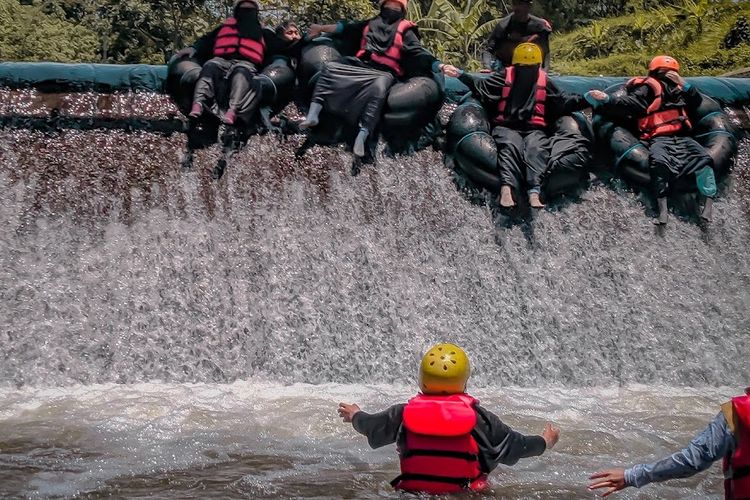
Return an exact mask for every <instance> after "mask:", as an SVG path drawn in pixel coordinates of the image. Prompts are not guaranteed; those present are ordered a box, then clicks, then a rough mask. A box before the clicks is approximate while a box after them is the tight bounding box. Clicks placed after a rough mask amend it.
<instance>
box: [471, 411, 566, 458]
mask: <svg viewBox="0 0 750 500" xmlns="http://www.w3.org/2000/svg"><path fill="white" fill-rule="evenodd" d="M476 409H477V429H478V430H481V432H478V433H477V436H476V437H477V438H478V441H479V445H480V448H482V449H484V450H486V452H485V457H484V458H485V460H486V461H487V462H488V464H487V465H488V466H490V469H492V468H494V466H495V465H497V464H504V465H514V464H516V463H517V462H518V461H519V460H520V459H522V458H528V457H536V456H539V455H541V454H543V453H544V451H545V450H546V449H548V448H552V447H553V446H555V444H556V443H557V440H558V439H559V438H560V429H558V428H556V427H554V426H553V425H552V424H549V423H548V424H547V425H546V426H545V428H544V431H543V433H542V435H541V436H526V435H524V434H521V433H520V432H516V431H514V430H513V429H511V428H510V427H508V426H507V425H506V424H505V423H503V422H502V421H501V420H500V418H499V417H498V416H497V415H495V414H494V413H492V412H490V411H488V410H486V409H484V408H482V407H480V406H477V407H476Z"/></svg>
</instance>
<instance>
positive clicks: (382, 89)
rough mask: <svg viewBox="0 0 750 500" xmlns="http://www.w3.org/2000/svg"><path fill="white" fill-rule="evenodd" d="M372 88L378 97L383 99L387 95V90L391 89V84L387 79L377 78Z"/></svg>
mask: <svg viewBox="0 0 750 500" xmlns="http://www.w3.org/2000/svg"><path fill="white" fill-rule="evenodd" d="M373 87H374V88H375V91H376V92H377V94H378V95H379V96H383V97H385V96H386V95H387V94H388V90H389V89H390V88H391V83H390V80H388V79H385V78H379V79H377V80H375V83H373Z"/></svg>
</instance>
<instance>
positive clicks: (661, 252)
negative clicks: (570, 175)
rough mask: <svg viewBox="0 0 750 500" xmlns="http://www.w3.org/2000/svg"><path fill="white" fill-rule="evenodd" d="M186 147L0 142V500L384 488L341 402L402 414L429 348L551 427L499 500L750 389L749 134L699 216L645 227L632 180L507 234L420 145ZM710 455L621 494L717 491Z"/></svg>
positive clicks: (660, 446) (71, 137) (476, 388)
mask: <svg viewBox="0 0 750 500" xmlns="http://www.w3.org/2000/svg"><path fill="white" fill-rule="evenodd" d="M183 143H184V138H183V137H181V136H179V135H175V136H172V137H162V136H158V135H154V134H148V133H132V134H126V133H124V132H106V133H105V132H73V131H69V132H66V133H64V134H57V133H53V134H44V133H42V132H30V131H10V130H5V131H2V132H0V187H1V188H2V192H3V193H4V196H3V197H2V199H0V222H1V223H2V225H3V228H2V231H1V232H0V309H1V310H2V311H3V314H2V315H1V316H0V497H3V498H5V497H8V498H16V497H18V498H25V497H32V498H33V497H44V498H47V497H71V496H80V497H84V498H98V497H104V496H115V497H128V498H139V497H145V496H153V497H157V498H208V497H214V498H264V497H279V496H281V497H343V498H369V497H378V496H393V493H392V491H391V489H390V487H389V486H388V481H389V480H390V479H391V478H392V477H393V476H394V475H395V473H396V469H397V461H396V458H395V451H394V449H393V447H388V448H385V449H381V450H377V451H371V450H369V449H368V448H367V445H366V442H365V440H364V439H363V438H361V437H360V436H358V435H356V433H355V432H354V431H353V430H352V429H351V426H349V425H345V424H342V423H340V422H339V421H337V419H336V415H335V409H336V405H337V403H338V402H339V401H356V402H359V403H360V404H361V405H362V406H363V408H364V409H365V410H371V411H376V410H379V409H383V408H385V407H387V406H388V405H390V404H394V403H397V402H401V401H404V400H405V399H407V398H408V397H409V396H410V395H411V394H412V393H413V392H414V387H415V378H416V377H415V375H416V373H415V370H416V365H417V362H418V360H419V358H420V356H421V353H423V352H424V350H425V349H426V348H428V347H429V346H430V345H431V344H433V343H435V342H438V341H453V342H456V343H458V344H460V345H462V346H464V347H465V348H466V350H467V351H468V353H469V356H470V358H471V360H472V363H473V368H474V374H473V377H472V380H471V388H472V392H474V393H476V395H477V397H479V398H480V399H481V400H482V401H483V403H484V404H485V405H486V406H487V407H489V408H491V409H494V410H495V411H496V412H497V413H498V414H499V415H500V416H501V417H502V418H503V419H504V420H505V421H506V422H507V423H509V424H510V425H511V426H513V427H514V428H517V429H518V430H520V431H522V432H526V433H537V432H540V431H541V429H542V427H543V424H544V422H545V421H546V420H547V419H549V420H552V421H554V422H556V423H557V424H559V425H560V426H561V427H562V430H563V437H562V439H561V441H560V443H559V445H558V447H556V448H555V450H554V451H553V452H551V453H549V454H546V455H545V456H543V457H539V458H535V459H529V460H524V461H522V462H521V463H520V464H519V465H518V466H516V467H513V468H509V467H501V469H500V470H499V471H498V472H496V473H494V474H493V476H492V486H493V488H492V491H491V494H492V496H495V497H508V498H571V497H579V498H587V497H592V496H593V495H592V494H590V493H588V492H587V491H586V489H585V485H586V476H587V475H588V474H589V473H591V472H593V471H595V470H597V469H600V468H602V467H607V466H610V465H613V466H614V465H628V464H631V463H635V462H638V461H644V460H652V459H655V458H657V457H659V456H662V455H664V454H666V453H668V452H670V451H672V450H675V449H677V448H679V447H681V446H682V445H684V444H686V443H687V442H688V441H689V439H690V437H691V436H692V435H693V434H694V433H695V432H697V431H699V430H700V429H702V428H703V427H704V426H705V425H706V423H707V422H708V421H709V420H710V419H711V418H712V417H713V415H715V413H716V412H717V411H718V405H719V404H721V403H722V402H723V401H725V400H726V399H727V398H729V397H730V396H731V395H733V394H736V393H738V392H740V391H741V390H742V388H744V386H745V385H748V380H750V377H749V376H748V375H749V370H748V368H749V367H748V362H747V360H748V352H750V350H749V347H750V337H748V331H749V330H750V328H749V326H750V314H749V313H748V310H749V309H750V292H749V290H750V288H749V285H750V258H748V257H749V256H750V250H748V248H750V246H749V243H750V232H749V231H748V230H749V229H750V217H749V214H750V209H749V206H748V203H747V202H746V201H745V200H746V197H747V195H748V194H750V173H748V168H747V167H748V165H749V163H750V162H749V160H748V146H747V144H744V145H743V147H742V152H741V155H740V159H739V163H738V166H737V168H736V171H735V174H734V175H733V179H732V182H731V183H730V184H729V185H728V186H727V188H726V191H725V193H724V194H723V196H722V197H721V199H720V200H719V201H718V202H717V204H716V221H715V222H714V223H713V224H712V226H711V227H710V229H709V230H708V231H703V230H701V228H699V227H698V226H696V225H695V224H694V223H692V222H690V221H687V220H681V219H678V218H675V217H673V219H672V222H671V225H670V226H669V228H668V230H667V231H666V232H665V233H663V234H660V233H657V232H655V230H654V228H653V226H652V224H651V222H650V220H649V218H648V217H647V215H646V213H645V212H644V208H643V206H642V204H641V203H640V202H639V200H638V199H637V198H636V196H635V195H633V194H632V193H629V192H628V191H626V190H623V189H619V188H616V187H612V186H609V185H603V184H600V183H594V184H593V185H592V187H591V189H589V190H588V191H587V192H586V193H584V195H583V197H582V199H581V200H578V201H575V202H571V203H567V204H564V205H562V206H557V207H555V208H552V209H550V210H548V211H544V212H542V213H540V214H538V215H537V217H536V218H535V221H534V222H533V224H532V225H531V226H530V227H524V226H517V227H514V228H511V229H508V230H497V229H496V228H495V227H494V226H493V223H492V217H491V214H490V212H489V210H488V209H487V208H485V207H481V206H477V205H472V204H470V203H468V202H466V201H465V199H464V198H463V197H462V195H461V194H460V193H459V192H457V191H456V189H455V187H454V185H453V183H452V181H451V179H450V175H449V173H448V172H447V171H446V170H445V169H444V168H443V167H442V166H441V157H440V155H439V154H438V153H434V152H422V153H419V154H417V155H414V156H410V157H407V158H399V159H387V158H382V159H381V160H380V162H379V164H378V165H377V167H374V168H366V169H365V170H364V171H363V173H362V174H361V175H360V176H358V177H356V178H352V177H350V176H349V161H350V156H349V155H347V154H346V153H344V152H343V151H342V150H338V149H335V148H314V149H313V150H312V151H310V152H309V153H308V155H307V156H306V157H305V158H304V159H303V160H302V161H301V162H295V160H294V149H295V147H296V146H298V145H299V143H300V138H296V137H293V138H290V140H289V142H287V143H285V144H279V142H278V141H276V140H275V139H274V138H271V137H265V138H258V139H254V141H253V142H252V144H251V145H250V146H249V147H248V148H247V149H246V150H245V151H243V152H242V153H241V154H240V155H239V156H238V157H237V158H236V161H235V163H233V164H232V165H230V167H229V170H228V171H227V174H226V177H225V179H223V180H222V181H221V182H219V183H215V182H213V181H211V179H210V170H211V168H212V165H213V162H215V161H216V160H217V157H218V151H216V150H208V151H203V152H200V153H199V154H198V156H197V159H196V164H195V167H194V169H193V170H191V171H187V172H185V171H182V170H181V169H180V160H181V148H182V146H183ZM720 489H721V479H720V471H719V470H718V466H715V467H714V468H712V469H711V470H710V471H709V472H707V473H702V474H700V475H698V476H696V477H694V478H692V479H689V480H683V481H675V482H673V483H670V484H667V485H652V486H649V487H648V488H645V489H642V490H639V491H637V490H632V491H629V492H626V493H624V494H622V495H621V497H622V498H685V497H691V496H692V497H695V498H698V497H700V498H705V497H710V496H714V497H716V498H718V494H719V492H720Z"/></svg>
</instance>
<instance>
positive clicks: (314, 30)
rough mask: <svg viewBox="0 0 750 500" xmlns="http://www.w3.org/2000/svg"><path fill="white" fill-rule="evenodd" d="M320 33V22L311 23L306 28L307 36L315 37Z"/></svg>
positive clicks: (321, 29)
mask: <svg viewBox="0 0 750 500" xmlns="http://www.w3.org/2000/svg"><path fill="white" fill-rule="evenodd" d="M322 34H323V25H322V24H311V25H310V28H308V30H307V36H309V37H310V38H317V37H319V36H320V35H322Z"/></svg>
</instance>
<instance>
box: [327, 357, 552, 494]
mask: <svg viewBox="0 0 750 500" xmlns="http://www.w3.org/2000/svg"><path fill="white" fill-rule="evenodd" d="M470 373H471V369H470V366H469V359H468V357H467V356H466V353H465V352H464V351H463V350H462V349H461V348H460V347H458V346H456V345H454V344H438V345H436V346H435V347H433V348H431V349H430V350H429V351H427V353H426V354H425V355H424V357H423V358H422V362H421V364H420V368H419V387H420V391H421V392H420V393H419V394H417V395H416V396H415V397H414V398H412V399H410V400H409V402H408V403H406V404H397V405H395V406H391V407H390V408H388V409H387V410H385V411H382V412H380V413H373V414H369V413H365V412H364V411H362V410H360V408H359V406H357V405H356V404H346V403H340V404H339V408H338V413H339V416H340V417H341V418H343V420H344V422H351V424H352V426H353V427H354V429H355V430H356V431H357V432H359V433H360V434H363V435H365V436H367V441H368V443H369V444H370V446H371V447H372V448H380V447H382V446H386V445H389V444H391V443H397V449H398V454H399V457H400V461H401V475H399V476H398V477H397V478H396V479H394V480H393V481H392V482H391V484H392V485H393V486H394V487H395V488H396V489H398V490H402V491H407V492H414V493H428V494H443V493H457V492H461V491H481V490H484V489H486V488H487V487H488V480H487V476H488V474H489V473H490V472H492V471H493V470H494V469H495V468H496V467H497V466H498V465H499V464H505V465H514V464H515V463H517V462H518V460H520V459H521V458H527V457H535V456H539V455H542V454H543V453H544V452H545V450H548V449H551V448H552V447H553V446H555V444H556V443H557V441H558V439H559V437H560V429H558V428H556V427H554V426H553V425H552V424H551V423H547V425H546V426H545V428H544V431H543V432H542V435H541V436H525V435H523V434H520V433H518V432H516V431H514V430H512V429H511V428H510V427H508V426H507V425H506V424H504V423H503V422H502V421H501V420H500V418H498V417H497V416H496V415H495V414H494V413H492V412H490V411H489V410H487V409H485V408H484V407H483V406H481V405H480V404H479V401H477V400H476V399H474V398H473V397H471V396H470V395H468V394H467V393H466V383H467V382H468V380H469V375H470Z"/></svg>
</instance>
